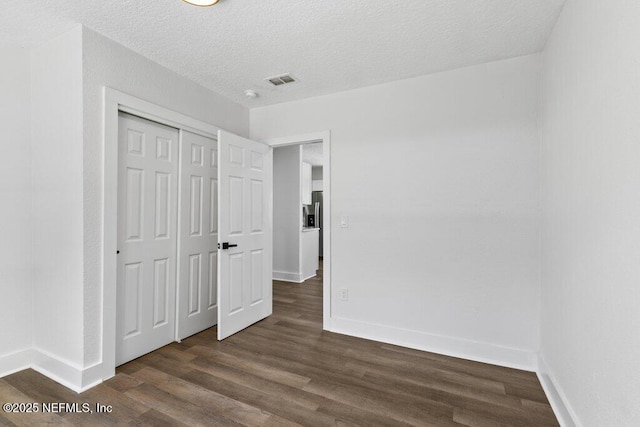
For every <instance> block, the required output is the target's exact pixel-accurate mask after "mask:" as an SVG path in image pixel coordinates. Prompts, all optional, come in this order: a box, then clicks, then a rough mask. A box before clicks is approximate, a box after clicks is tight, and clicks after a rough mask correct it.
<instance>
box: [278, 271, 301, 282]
mask: <svg viewBox="0 0 640 427" xmlns="http://www.w3.org/2000/svg"><path fill="white" fill-rule="evenodd" d="M273 280H280V281H282V282H293V283H302V282H304V279H303V277H302V273H292V272H289V271H274V272H273Z"/></svg>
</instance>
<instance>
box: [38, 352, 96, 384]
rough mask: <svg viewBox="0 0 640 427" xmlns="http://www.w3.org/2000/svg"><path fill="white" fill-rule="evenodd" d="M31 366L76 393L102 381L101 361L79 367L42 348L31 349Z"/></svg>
mask: <svg viewBox="0 0 640 427" xmlns="http://www.w3.org/2000/svg"><path fill="white" fill-rule="evenodd" d="M32 355H33V356H32V360H31V366H29V367H30V368H31V369H33V370H34V371H37V372H39V373H41V374H42V375H44V376H46V377H48V378H50V379H52V380H54V381H55V382H57V383H60V384H62V385H63V386H65V387H67V388H70V389H71V390H73V391H75V392H76V393H82V392H83V391H85V390H88V389H90V388H91V387H94V386H96V385H98V384H100V383H101V382H102V377H101V375H102V363H98V364H96V365H93V366H90V367H88V368H80V367H78V366H77V365H74V364H72V363H70V362H68V361H64V360H62V359H60V358H59V357H57V356H54V355H52V354H50V353H48V352H46V351H44V350H40V349H33V350H32Z"/></svg>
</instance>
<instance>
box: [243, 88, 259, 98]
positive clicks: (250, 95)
mask: <svg viewBox="0 0 640 427" xmlns="http://www.w3.org/2000/svg"><path fill="white" fill-rule="evenodd" d="M244 96H246V97H247V98H249V99H256V98H257V97H258V92H256V91H255V90H251V89H247V90H245V91H244Z"/></svg>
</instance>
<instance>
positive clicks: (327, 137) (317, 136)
mask: <svg viewBox="0 0 640 427" xmlns="http://www.w3.org/2000/svg"><path fill="white" fill-rule="evenodd" d="M261 141H262V142H265V143H266V144H268V145H270V146H271V147H272V148H277V147H286V146H290V145H304V144H312V143H314V142H322V144H323V145H322V162H323V164H322V192H323V193H324V194H323V197H322V205H323V206H322V221H323V223H322V226H323V230H322V233H323V234H322V238H323V241H322V245H323V247H322V262H323V272H322V329H324V330H325V331H331V330H332V327H331V294H332V292H331V131H329V130H327V131H324V132H315V133H308V134H303V135H292V136H286V137H279V138H267V139H263V140H261Z"/></svg>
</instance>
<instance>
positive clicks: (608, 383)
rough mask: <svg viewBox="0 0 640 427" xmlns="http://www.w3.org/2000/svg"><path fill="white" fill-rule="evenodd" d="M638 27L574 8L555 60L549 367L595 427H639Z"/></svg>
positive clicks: (561, 25) (637, 10)
mask: <svg viewBox="0 0 640 427" xmlns="http://www.w3.org/2000/svg"><path fill="white" fill-rule="evenodd" d="M639 16H640V2H637V1H630V0H611V1H607V2H602V1H597V0H580V1H578V0H568V1H567V4H566V6H565V9H564V11H563V12H562V15H561V17H560V19H559V22H558V24H557V26H556V28H555V29H554V31H553V34H552V35H551V38H550V40H549V42H548V45H547V48H546V50H545V53H544V72H543V80H542V81H543V84H542V94H543V95H542V110H541V111H542V115H541V125H542V126H541V129H542V140H543V150H542V170H543V174H542V178H543V235H542V236H543V237H542V253H543V259H542V284H543V285H542V311H541V317H542V327H541V334H542V342H541V356H542V358H543V361H544V362H545V363H544V365H546V371H547V372H546V374H550V375H551V378H552V379H553V380H554V382H555V385H556V388H557V391H558V392H559V394H560V395H561V396H563V397H564V399H565V402H564V403H565V405H566V406H567V407H568V412H569V413H572V414H573V416H574V421H575V422H577V423H579V424H583V425H585V426H587V425H588V426H605V425H606V426H637V425H640V403H639V402H640V369H639V361H640V285H639V283H640V262H639V260H640V220H639V218H640V79H639V78H638V76H640V50H638V40H640V26H638V17H639Z"/></svg>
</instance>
